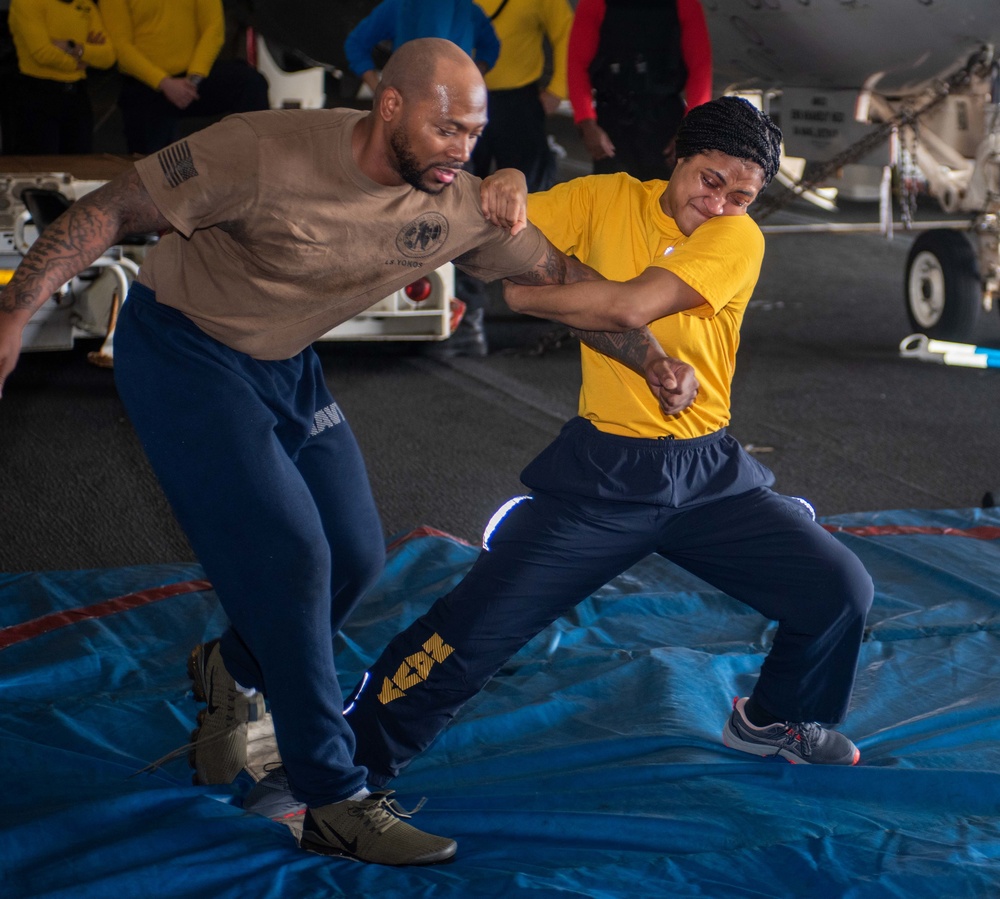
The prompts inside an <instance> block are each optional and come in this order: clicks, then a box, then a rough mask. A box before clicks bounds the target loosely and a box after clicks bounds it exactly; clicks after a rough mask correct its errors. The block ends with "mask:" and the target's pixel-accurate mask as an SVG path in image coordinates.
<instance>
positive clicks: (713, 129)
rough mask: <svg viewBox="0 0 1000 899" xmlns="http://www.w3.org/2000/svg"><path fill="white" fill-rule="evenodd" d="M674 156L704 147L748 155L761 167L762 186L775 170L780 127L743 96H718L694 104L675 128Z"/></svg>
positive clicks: (698, 151) (728, 153)
mask: <svg viewBox="0 0 1000 899" xmlns="http://www.w3.org/2000/svg"><path fill="white" fill-rule="evenodd" d="M676 143H677V158H678V159H683V158H684V157H685V156H694V155H695V154H697V153H701V152H702V151H704V150H719V151H720V152H722V153H725V154H726V155H727V156H734V157H736V158H737V159H748V160H750V161H751V162H755V163H757V165H759V166H760V167H761V168H762V169H763V170H764V187H767V185H768V184H769V183H770V181H771V179H772V178H773V177H774V176H775V175H776V174H777V172H778V162H779V159H780V157H781V129H780V128H778V126H777V125H775V124H774V122H772V121H771V119H770V117H769V116H767V115H766V114H765V113H763V112H761V111H760V110H759V109H757V107H756V106H754V105H753V104H752V103H750V102H748V101H747V100H744V99H743V98H742V97H719V98H718V99H716V100H710V101H709V102H708V103H702V104H701V105H700V106H696V107H695V108H694V109H692V110H691V111H690V112H688V114H687V115H686V116H685V117H684V120H683V121H682V122H681V127H680V129H679V130H678V132H677V142H676Z"/></svg>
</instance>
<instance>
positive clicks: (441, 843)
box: [299, 790, 458, 865]
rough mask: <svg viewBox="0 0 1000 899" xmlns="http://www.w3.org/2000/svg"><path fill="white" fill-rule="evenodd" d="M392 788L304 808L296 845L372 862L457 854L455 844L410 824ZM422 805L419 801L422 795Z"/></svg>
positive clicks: (427, 861)
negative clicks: (364, 795)
mask: <svg viewBox="0 0 1000 899" xmlns="http://www.w3.org/2000/svg"><path fill="white" fill-rule="evenodd" d="M392 792H393V791H392V790H383V791H381V792H379V793H371V794H370V795H368V796H366V797H365V798H364V799H361V800H352V799H345V800H344V801H343V802H334V803H332V804H331V805H324V806H321V807H320V808H311V809H308V810H307V811H306V818H305V822H304V825H303V830H302V840H301V841H300V844H299V845H300V846H301V847H302V848H303V849H307V850H309V851H310V852H318V853H320V854H321V855H337V856H342V857H344V858H353V859H356V860H357V861H360V862H371V863H372V864H376V865H436V864H440V863H441V862H447V861H450V860H451V859H452V857H453V856H454V855H455V852H456V850H457V849H458V845H457V844H456V843H455V841H454V840H449V839H447V838H446V837H438V836H434V834H430V833H424V832H423V831H422V830H417V829H416V828H415V827H411V826H410V825H409V824H407V823H406V822H405V821H402V820H401V819H402V818H409V817H411V816H412V815H414V814H416V812H417V811H418V810H419V808H420V806H419V805H418V806H417V808H415V809H414V810H413V811H412V812H407V811H403V809H402V808H400V806H399V805H398V804H397V803H396V801H395V800H393V799H390V798H389V796H391V795H392ZM421 805H423V802H422V801H421Z"/></svg>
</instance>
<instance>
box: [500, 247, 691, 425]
mask: <svg viewBox="0 0 1000 899" xmlns="http://www.w3.org/2000/svg"><path fill="white" fill-rule="evenodd" d="M677 280H678V281H679V280H680V279H677ZM567 285H577V287H578V288H579V287H585V288H586V289H588V290H589V291H592V295H593V296H595V297H598V298H599V297H600V296H601V295H603V294H604V292H605V291H609V292H610V291H612V290H615V289H617V288H620V287H621V285H620V284H617V283H616V282H613V281H606V280H605V279H604V278H603V276H602V275H600V274H599V273H598V272H596V271H594V269H592V268H591V267H590V266H589V265H585V264H584V263H582V262H580V260H579V259H576V258H575V257H573V256H567V255H566V254H565V253H563V252H561V251H560V250H558V249H557V248H556V247H555V246H553V245H552V244H551V243H550V242H549V241H547V240H546V241H545V247H544V249H543V252H542V255H541V256H539V258H538V260H537V261H536V262H535V264H534V266H532V268H531V269H529V270H528V271H526V272H524V273H522V274H520V275H516V276H514V277H512V278H508V279H507V280H506V281H504V285H503V286H504V299H507V298H508V294H509V292H510V291H511V290H512V289H517V290H519V291H520V293H521V294H523V295H524V296H527V297H531V296H533V295H536V294H538V293H539V292H546V291H549V290H550V289H554V290H555V291H559V290H561V289H570V288H568V287H567ZM557 296H558V293H557ZM588 296H590V294H588ZM699 299H700V298H699ZM508 304H509V305H511V308H512V309H515V311H517V312H526V313H527V314H529V315H536V316H538V317H540V318H550V319H553V320H555V321H561V322H562V323H563V324H566V325H568V326H569V328H570V330H571V331H572V333H573V334H575V335H576V336H577V337H578V338H579V339H580V340H581V341H582V342H583V343H585V344H587V346H589V347H590V348H591V349H594V350H596V351H597V352H599V353H603V354H604V355H605V356H608V357H610V358H612V359H614V360H616V361H617V362H621V363H622V364H623V365H626V366H628V368H630V369H632V370H633V371H634V372H636V373H637V374H639V375H641V376H642V377H643V378H645V380H646V383H647V385H648V386H649V389H650V390H651V391H652V392H653V395H654V396H655V397H656V398H657V401H658V402H659V404H660V408H661V409H662V410H663V412H664V414H665V415H675V414H677V413H678V412H683V411H684V409H686V408H687V407H688V406H690V405H691V403H693V402H694V399H695V397H696V396H697V395H698V380H697V378H696V376H695V373H694V369H693V368H691V366H690V365H688V364H687V363H686V362H681V361H680V360H678V359H674V358H672V357H671V356H668V355H667V354H666V353H665V352H664V350H663V348H662V347H661V346H660V344H659V342H658V341H657V339H656V338H655V337H654V336H653V334H652V332H651V331H650V330H649V328H647V327H645V324H646V323H645V322H643V325H642V326H641V327H630V328H627V329H621V330H607V331H606V330H601V328H602V327H608V328H616V329H617V328H620V327H621V325H620V324H618V323H616V320H615V319H614V317H612V316H610V315H609V316H605V319H604V320H605V321H606V322H608V324H601V323H597V324H594V325H593V327H591V325H590V324H589V322H599V320H600V317H599V316H594V317H592V318H591V319H584V322H585V323H584V324H583V325H582V326H581V325H578V324H577V323H576V322H575V321H570V320H568V317H565V316H564V315H561V314H559V313H560V310H559V308H558V307H557V306H553V310H554V311H555V312H556V314H552V313H551V311H550V310H549V309H545V308H543V304H542V303H536V304H535V308H532V309H529V308H527V306H522V307H521V308H517V307H515V306H514V305H513V304H510V301H509V300H508ZM693 305H696V304H693ZM654 317H655V316H654ZM652 320H653V319H652V318H650V319H648V321H652Z"/></svg>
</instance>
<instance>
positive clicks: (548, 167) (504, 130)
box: [427, 83, 553, 359]
mask: <svg viewBox="0 0 1000 899" xmlns="http://www.w3.org/2000/svg"><path fill="white" fill-rule="evenodd" d="M487 114H488V116H489V122H488V124H487V126H486V129H485V130H484V131H483V134H482V137H480V139H479V140H478V141H477V142H476V146H475V149H473V151H472V158H471V159H470V160H469V166H468V168H469V170H470V171H471V172H472V174H474V175H475V176H476V177H477V178H485V177H486V176H487V175H489V174H490V172H492V171H494V169H504V168H514V169H519V170H520V171H521V172H523V173H524V177H525V180H526V181H527V183H528V191H529V193H530V192H534V191H538V190H545V189H546V188H549V187H551V186H552V185H551V183H549V182H550V181H551V178H552V170H553V164H552V151H551V150H550V149H549V143H548V136H547V135H546V132H545V110H544V108H543V107H542V103H541V100H539V95H538V85H537V84H534V83H532V84H529V85H525V86H524V87H519V88H514V89H512V90H499V91H490V92H489V94H488V97H487ZM455 296H456V297H458V299H460V300H461V301H462V302H463V303H465V305H466V311H465V315H464V316H463V318H462V321H461V322H459V325H458V328H457V329H456V330H455V333H454V334H453V335H452V336H451V337H450V338H449V339H448V340H445V341H442V342H440V343H431V344H428V346H427V355H429V356H432V357H434V358H438V359H450V358H453V357H455V356H486V355H487V354H488V353H489V337H488V327H487V311H488V307H489V301H490V295H489V287H488V286H487V285H486V284H485V283H483V282H482V281H480V280H479V279H478V278H474V277H472V275H467V274H465V272H461V271H458V270H457V269H456V271H455Z"/></svg>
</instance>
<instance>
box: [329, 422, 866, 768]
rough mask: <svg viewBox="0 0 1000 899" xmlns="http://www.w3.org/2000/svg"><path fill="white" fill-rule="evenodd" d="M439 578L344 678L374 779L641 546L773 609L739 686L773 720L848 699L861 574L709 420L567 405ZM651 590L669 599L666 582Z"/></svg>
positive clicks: (826, 713)
mask: <svg viewBox="0 0 1000 899" xmlns="http://www.w3.org/2000/svg"><path fill="white" fill-rule="evenodd" d="M522 480H523V481H524V483H525V484H526V485H527V486H528V487H530V488H532V490H533V493H532V495H531V496H527V497H523V498H521V499H520V500H519V501H515V502H513V503H511V504H508V506H507V507H505V509H504V510H501V513H498V515H497V516H495V517H494V521H493V522H491V526H492V531H491V532H488V533H487V536H486V540H485V541H484V549H483V551H482V553H480V555H479V557H478V559H477V560H476V562H475V564H474V565H473V567H472V568H471V570H470V571H469V573H468V574H467V575H466V576H465V577H464V578H463V579H462V581H461V583H460V584H458V586H457V587H456V588H455V589H454V590H452V592H451V593H449V594H448V595H446V596H444V597H442V598H441V599H439V600H438V601H437V602H435V603H434V604H433V605H432V606H431V608H430V609H429V610H428V611H427V612H426V614H424V615H422V616H420V618H418V619H417V620H416V621H415V622H414V623H413V624H412V625H411V626H410V627H408V628H407V629H406V630H405V631H403V633H401V634H399V635H398V636H397V637H395V638H394V639H393V640H392V641H391V642H390V643H389V645H388V647H387V648H386V649H385V651H384V652H383V653H382V655H381V656H380V657H379V658H378V660H377V661H376V662H375V664H374V665H373V666H372V668H371V669H370V671H369V672H368V677H367V678H366V679H365V680H363V681H362V684H361V685H359V687H357V688H355V691H354V694H353V700H354V701H353V703H352V704H351V705H349V706H348V713H347V720H348V722H349V723H350V725H351V727H352V728H353V729H354V732H355V737H356V740H357V749H356V752H355V760H356V761H357V762H358V763H359V764H360V765H363V766H365V767H367V768H368V769H369V782H370V783H372V784H376V785H384V784H385V783H387V782H388V781H389V780H391V779H392V778H393V777H394V776H395V775H396V774H398V773H399V771H400V770H401V769H402V768H403V767H405V766H406V764H408V763H409V762H410V760H411V759H412V758H413V757H414V756H415V755H417V754H418V753H419V752H421V751H422V750H423V749H425V748H426V747H427V746H429V745H430V743H431V742H432V741H433V740H434V738H435V737H436V736H437V735H438V733H440V732H441V730H443V729H444V727H446V726H447V724H448V722H449V721H451V719H452V718H453V717H454V715H455V714H456V713H457V712H458V710H459V709H460V708H461V707H462V705H463V704H464V703H465V702H466V701H467V700H468V699H470V698H471V697H472V696H474V695H475V694H476V693H477V692H478V691H479V690H480V689H481V688H482V687H483V685H484V684H485V683H486V682H487V681H488V680H489V679H490V678H491V677H492V676H493V675H494V674H495V673H496V672H497V671H498V670H499V669H500V668H501V667H502V666H503V664H504V663H505V662H506V661H507V659H509V658H510V657H511V656H512V655H513V654H514V653H516V652H517V651H518V650H519V649H520V648H521V647H522V646H524V645H525V643H527V642H528V641H529V640H531V638H532V637H534V636H535V635H536V634H537V633H538V632H539V631H541V630H542V629H543V628H545V627H547V626H548V625H549V624H551V623H552V622H553V621H554V620H555V619H556V618H558V617H559V616H560V615H563V614H564V613H566V612H567V611H568V610H570V609H571V608H572V607H573V606H574V605H576V604H577V603H579V602H581V601H582V600H584V599H586V598H587V597H588V596H590V595H591V594H592V593H594V592H595V591H596V590H597V589H599V588H600V587H601V586H603V585H604V584H606V583H607V582H608V581H610V580H611V579H612V578H614V577H615V576H617V575H618V574H620V573H621V572H623V571H625V570H626V569H628V568H629V567H630V566H632V565H634V564H635V563H636V562H638V561H639V560H640V559H642V558H643V557H645V556H647V555H649V554H650V553H659V554H661V555H662V556H664V557H665V558H667V559H670V560H671V561H673V562H675V563H676V564H678V565H680V566H681V567H682V568H684V569H686V570H687V571H690V572H692V573H693V574H695V575H697V576H699V577H700V578H702V579H703V580H705V581H707V582H708V583H710V584H712V585H713V586H715V587H717V588H719V589H720V590H722V591H723V592H725V593H727V594H729V595H730V596H731V597H733V598H734V599H737V600H739V601H740V602H743V603H746V604H747V605H748V606H751V607H752V608H754V609H756V610H757V611H758V612H760V613H761V614H762V615H764V616H765V617H767V618H769V619H772V620H774V621H777V622H778V627H777V631H776V634H775V637H774V642H773V644H772V647H771V650H770V651H769V653H768V655H767V658H766V659H765V661H764V663H763V666H762V668H761V672H760V677H759V678H758V681H757V684H756V686H755V689H754V695H755V697H756V699H757V701H758V702H759V703H760V705H761V706H762V707H763V708H764V709H766V710H767V711H769V712H771V713H772V714H774V715H776V716H777V717H779V718H781V719H784V720H788V721H820V722H825V723H836V722H839V721H841V720H843V718H844V716H845V715H846V713H847V708H848V704H849V702H850V697H851V692H852V690H853V686H854V676H855V669H856V667H857V660H858V652H859V649H860V645H861V640H862V637H863V632H864V624H865V618H866V616H867V613H868V609H869V608H870V606H871V602H872V597H873V592H874V590H873V585H872V581H871V577H870V576H869V575H868V572H867V571H866V570H865V569H864V567H863V566H862V564H861V562H860V561H859V560H858V559H857V557H856V556H854V554H853V553H851V552H850V551H849V550H847V549H846V548H845V547H844V546H843V545H841V544H840V543H839V542H838V541H837V540H836V539H835V538H834V537H832V536H831V535H830V534H829V533H827V532H826V531H825V530H824V529H823V528H822V527H821V526H820V525H818V524H817V523H816V521H815V520H814V517H813V514H812V510H811V508H810V507H808V506H807V505H806V504H805V503H803V502H802V501H801V500H797V499H794V498H791V497H786V496H781V495H780V494H777V493H775V492H774V491H772V490H771V489H770V484H771V483H772V481H773V476H772V475H771V473H770V471H768V469H766V468H765V467H764V466H762V465H760V464H759V463H758V462H756V460H754V459H753V458H751V457H750V456H748V455H747V454H746V453H745V452H744V451H743V449H742V447H740V445H739V443H738V442H737V441H735V440H734V439H733V438H731V437H729V436H728V435H727V434H726V433H725V432H724V431H721V432H718V433H716V434H712V435H710V436H708V437H700V438H696V439H693V440H670V439H663V440H640V439H633V438H627V437H617V436H614V435H609V434H605V433H602V432H601V431H598V430H597V429H596V428H595V427H593V426H592V425H591V424H590V423H589V422H586V421H584V420H583V419H579V418H577V419H573V420H572V421H570V422H569V423H567V425H566V426H565V427H564V428H563V431H562V433H561V435H560V436H559V437H558V438H557V439H556V441H555V442H554V443H553V444H552V445H551V446H549V447H548V448H547V449H546V450H544V451H543V452H542V454H541V455H540V456H539V457H538V458H537V459H535V460H534V461H533V462H532V463H531V464H530V465H529V466H528V467H527V468H526V469H525V471H524V473H523V474H522ZM663 602H664V603H665V604H666V603H669V602H670V595H669V585H665V587H664V596H663Z"/></svg>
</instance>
